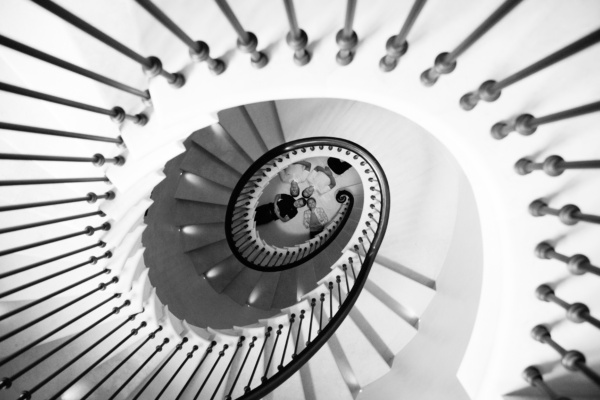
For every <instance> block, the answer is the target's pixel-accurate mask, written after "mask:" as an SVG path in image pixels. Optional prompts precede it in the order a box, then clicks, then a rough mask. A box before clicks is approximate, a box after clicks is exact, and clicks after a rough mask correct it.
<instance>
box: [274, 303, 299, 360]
mask: <svg viewBox="0 0 600 400" xmlns="http://www.w3.org/2000/svg"><path fill="white" fill-rule="evenodd" d="M295 320H296V314H292V315H291V316H290V325H289V326H288V333H287V337H286V338H285V344H284V345H283V352H282V353H281V362H280V363H279V365H278V366H277V370H278V371H280V370H281V369H282V368H283V361H284V360H285V353H286V351H287V346H288V342H289V341H290V335H291V334H292V328H293V327H294V321H295Z"/></svg>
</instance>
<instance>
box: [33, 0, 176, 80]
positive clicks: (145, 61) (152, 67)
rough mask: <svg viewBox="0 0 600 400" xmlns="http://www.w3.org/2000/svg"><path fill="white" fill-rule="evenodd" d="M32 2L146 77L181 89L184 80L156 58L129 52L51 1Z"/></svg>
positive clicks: (128, 49)
mask: <svg viewBox="0 0 600 400" xmlns="http://www.w3.org/2000/svg"><path fill="white" fill-rule="evenodd" d="M32 1H33V2H34V3H35V4H37V5H39V6H40V7H42V8H45V9H46V10H48V11H50V12H51V13H52V14H54V15H56V16H57V17H59V18H61V19H63V20H65V21H66V22H68V23H70V24H71V25H73V26H75V27H76V28H78V29H81V30H82V31H84V32H85V33H87V34H88V35H90V36H92V37H94V38H96V39H97V40H99V41H101V42H102V43H104V44H106V45H107V46H109V47H112V48H113V49H114V50H116V51H118V52H119V53H121V54H123V55H124V56H126V57H128V58H130V59H132V60H133V61H135V62H137V63H138V64H140V65H141V66H142V69H143V70H144V72H145V73H147V74H148V75H150V76H151V77H154V76H157V75H160V76H162V77H163V78H165V79H166V80H167V82H169V83H170V84H171V85H173V86H174V87H177V88H180V87H182V86H183V84H184V83H185V78H184V77H183V75H181V74H175V73H170V72H167V71H165V70H164V69H163V68H162V63H161V61H160V60H159V59H158V58H156V57H154V56H150V57H144V56H141V55H140V54H138V53H136V52H135V51H133V50H131V49H130V48H129V47H127V46H125V45H123V44H122V43H120V42H118V41H116V40H115V39H113V38H111V37H110V36H108V35H107V34H105V33H104V32H101V31H100V30H98V29H97V28H95V27H93V26H92V25H90V24H88V23H87V22H85V21H84V20H82V19H81V18H79V17H77V16H75V15H74V14H71V13H70V12H69V11H67V10H65V9H64V8H62V7H61V6H59V5H57V4H55V3H53V2H52V1H51V0H32Z"/></svg>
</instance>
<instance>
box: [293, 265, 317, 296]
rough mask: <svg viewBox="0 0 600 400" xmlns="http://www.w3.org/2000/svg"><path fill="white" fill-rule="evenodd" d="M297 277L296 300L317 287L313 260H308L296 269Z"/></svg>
mask: <svg viewBox="0 0 600 400" xmlns="http://www.w3.org/2000/svg"><path fill="white" fill-rule="evenodd" d="M296 276H297V282H298V284H297V292H296V296H297V298H301V297H302V296H304V295H305V294H306V293H308V292H310V291H311V290H313V289H314V288H315V287H316V286H317V277H316V276H315V270H314V263H313V260H308V261H307V262H305V263H304V264H302V265H301V266H300V267H298V273H297V274H296Z"/></svg>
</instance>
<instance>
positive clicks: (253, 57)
mask: <svg viewBox="0 0 600 400" xmlns="http://www.w3.org/2000/svg"><path fill="white" fill-rule="evenodd" d="M215 2H216V3H217V5H218V6H219V8H220V9H221V12H222V13H223V14H224V15H225V18H227V20H228V21H229V23H230V24H231V26H232V27H233V29H234V30H235V33H237V35H238V40H237V48H238V49H239V50H240V51H242V52H244V53H249V54H250V64H251V65H252V66H253V67H254V68H262V67H264V66H265V65H267V63H268V62H269V59H268V57H267V55H266V54H265V53H263V52H260V51H256V47H257V46H258V39H257V38H256V36H255V35H254V33H252V32H248V31H245V30H244V28H243V27H242V24H240V21H239V20H238V19H237V17H236V16H235V14H234V13H233V10H232V9H231V7H230V6H229V4H228V3H227V1H226V0H215Z"/></svg>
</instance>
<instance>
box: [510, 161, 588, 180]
mask: <svg viewBox="0 0 600 400" xmlns="http://www.w3.org/2000/svg"><path fill="white" fill-rule="evenodd" d="M593 168H600V160H589V161H570V162H568V161H565V160H563V158H562V157H560V156H549V157H547V158H546V159H545V160H544V162H543V163H535V162H533V161H531V160H530V159H529V158H521V159H520V160H519V161H517V162H516V164H515V170H516V171H517V173H518V174H519V175H527V174H529V173H531V172H533V171H536V170H543V171H544V172H545V173H546V175H550V176H559V175H561V174H562V173H563V172H565V170H567V169H593Z"/></svg>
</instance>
